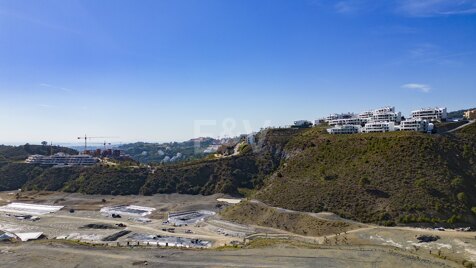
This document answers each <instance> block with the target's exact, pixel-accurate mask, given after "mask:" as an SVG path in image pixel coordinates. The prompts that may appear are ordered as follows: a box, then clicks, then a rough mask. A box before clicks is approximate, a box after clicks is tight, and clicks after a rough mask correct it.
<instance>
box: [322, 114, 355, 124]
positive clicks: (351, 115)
mask: <svg viewBox="0 0 476 268" xmlns="http://www.w3.org/2000/svg"><path fill="white" fill-rule="evenodd" d="M352 117H355V114H353V113H341V114H330V115H329V116H327V117H326V120H325V121H326V122H329V121H331V120H336V119H346V118H352Z"/></svg>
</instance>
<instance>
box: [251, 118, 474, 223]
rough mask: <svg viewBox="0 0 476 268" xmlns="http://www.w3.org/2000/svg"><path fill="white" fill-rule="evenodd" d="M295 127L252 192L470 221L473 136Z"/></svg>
mask: <svg viewBox="0 0 476 268" xmlns="http://www.w3.org/2000/svg"><path fill="white" fill-rule="evenodd" d="M475 129H476V127H475V125H474V124H473V125H471V126H469V127H467V128H465V129H463V131H462V132H461V133H457V134H456V135H447V136H443V135H427V134H420V133H414V132H393V133H378V134H359V135H328V134H322V131H321V130H320V129H318V128H314V129H311V130H309V131H306V132H304V133H301V134H299V135H297V136H295V137H293V138H292V139H291V141H290V142H289V143H288V144H287V146H286V151H287V152H288V155H289V158H288V159H287V160H286V163H285V164H284V165H282V166H281V167H280V168H279V169H278V171H277V172H276V173H274V174H273V175H272V176H270V177H269V178H268V180H267V181H266V186H265V187H264V188H263V189H262V190H260V191H259V192H258V194H257V196H256V197H257V198H258V199H260V200H262V201H264V202H266V203H267V204H270V205H273V206H278V207H283V208H289V209H294V210H300V211H310V212H319V211H332V212H334V213H337V214H339V215H340V216H343V217H346V218H349V219H355V220H359V221H363V222H379V223H382V224H396V223H412V222H418V223H431V222H434V223H453V222H456V221H460V222H471V223H473V224H474V223H475V217H474V215H473V213H472V212H471V208H472V207H475V206H476V188H475V187H476V185H475V184H476V165H475V162H476V139H475V137H476V135H475Z"/></svg>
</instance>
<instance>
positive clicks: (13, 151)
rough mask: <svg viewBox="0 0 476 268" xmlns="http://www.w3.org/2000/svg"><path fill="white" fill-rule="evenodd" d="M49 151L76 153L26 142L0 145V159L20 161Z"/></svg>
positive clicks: (47, 153) (68, 149)
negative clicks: (23, 143) (15, 144)
mask: <svg viewBox="0 0 476 268" xmlns="http://www.w3.org/2000/svg"><path fill="white" fill-rule="evenodd" d="M51 152H53V154H55V153H59V152H62V153H68V154H78V152H77V151H76V150H73V149H70V148H66V147H60V146H53V147H51V146H49V145H46V146H44V145H32V144H28V143H27V144H25V145H20V146H8V145H0V161H1V160H3V161H7V160H9V161H20V160H25V159H26V158H27V157H28V156H29V155H32V154H40V155H49V154H50V153H51Z"/></svg>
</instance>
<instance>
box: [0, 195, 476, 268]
mask: <svg viewBox="0 0 476 268" xmlns="http://www.w3.org/2000/svg"><path fill="white" fill-rule="evenodd" d="M221 197H227V196H225V195H213V196H200V195H180V194H170V195H169V194H161V195H154V196H105V195H82V194H67V193H58V192H21V193H18V194H17V192H0V206H1V205H5V204H8V203H10V202H22V203H30V204H43V205H61V206H65V207H64V208H63V209H61V210H60V211H58V212H55V213H51V214H46V215H40V216H39V217H40V219H39V220H38V221H30V220H19V219H17V218H15V217H13V216H11V215H6V214H7V213H5V212H0V230H2V231H6V232H13V233H16V232H43V233H44V235H45V236H46V237H45V238H44V239H42V240H36V241H28V242H19V241H17V242H0V260H1V262H0V266H1V267H12V266H16V267H30V266H41V267H44V266H47V267H129V266H138V265H145V264H148V265H149V266H161V267H164V266H165V267H179V266H189V267H290V266H296V267H402V266H407V267H458V266H461V265H466V266H467V267H471V266H470V265H471V263H474V262H476V239H475V236H476V233H475V232H456V231H454V230H446V231H437V230H430V229H419V228H409V227H382V226H376V225H371V224H362V223H358V222H354V221H349V220H346V219H342V218H340V217H338V216H336V215H335V214H332V213H329V212H321V213H304V212H296V211H291V210H285V209H281V208H276V207H270V206H267V205H266V204H263V203H261V202H258V201H255V200H249V201H242V202H241V203H240V204H237V205H231V204H226V203H223V202H219V201H217V199H218V198H221ZM115 205H137V206H147V207H152V208H155V209H156V210H155V211H154V212H153V213H152V214H151V215H149V216H148V217H149V218H150V221H149V222H140V221H136V220H135V219H133V218H130V217H128V216H123V217H122V218H112V217H109V216H107V215H104V214H103V213H101V212H100V210H101V208H103V207H105V206H115ZM70 209H74V213H71V212H70ZM190 210H209V211H214V212H216V213H218V214H216V215H215V216H211V217H210V218H206V219H204V220H203V221H200V222H198V223H195V224H190V225H188V226H173V225H171V223H167V222H166V219H167V213H169V212H177V211H190ZM253 219H254V220H253ZM120 223H123V224H125V225H127V227H121V226H117V224H120ZM86 227H87V228H86ZM111 227H112V228H111ZM164 228H165V229H167V228H174V231H173V232H169V231H168V230H164ZM119 231H129V232H130V235H132V236H130V235H129V234H128V235H125V236H123V237H120V238H119V239H117V241H112V242H104V241H102V240H103V239H104V238H105V237H107V236H110V235H113V234H115V233H117V232H119ZM134 235H136V236H134ZM141 235H142V236H147V235H152V236H161V237H175V238H177V237H179V238H182V239H199V240H203V241H209V242H210V246H209V247H207V248H203V249H179V248H173V247H170V245H169V246H166V245H159V246H157V245H156V244H153V243H152V244H149V243H147V241H144V240H136V239H135V237H140V236H141ZM419 235H432V236H438V239H437V240H436V241H432V242H428V243H421V242H419V241H418V239H417V236H419ZM59 237H67V239H66V240H63V239H64V238H61V239H59ZM118 243H119V245H118ZM137 243H139V245H138V244H137Z"/></svg>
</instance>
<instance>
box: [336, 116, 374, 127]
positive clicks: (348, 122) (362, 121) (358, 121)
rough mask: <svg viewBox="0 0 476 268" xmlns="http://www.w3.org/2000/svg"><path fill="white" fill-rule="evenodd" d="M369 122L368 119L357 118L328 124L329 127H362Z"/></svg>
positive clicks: (337, 120)
mask: <svg viewBox="0 0 476 268" xmlns="http://www.w3.org/2000/svg"><path fill="white" fill-rule="evenodd" d="M368 121H369V119H368V118H358V117H352V118H343V119H334V120H330V121H329V122H328V124H329V125H330V126H336V125H358V126H362V125H364V124H365V123H367V122H368Z"/></svg>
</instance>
